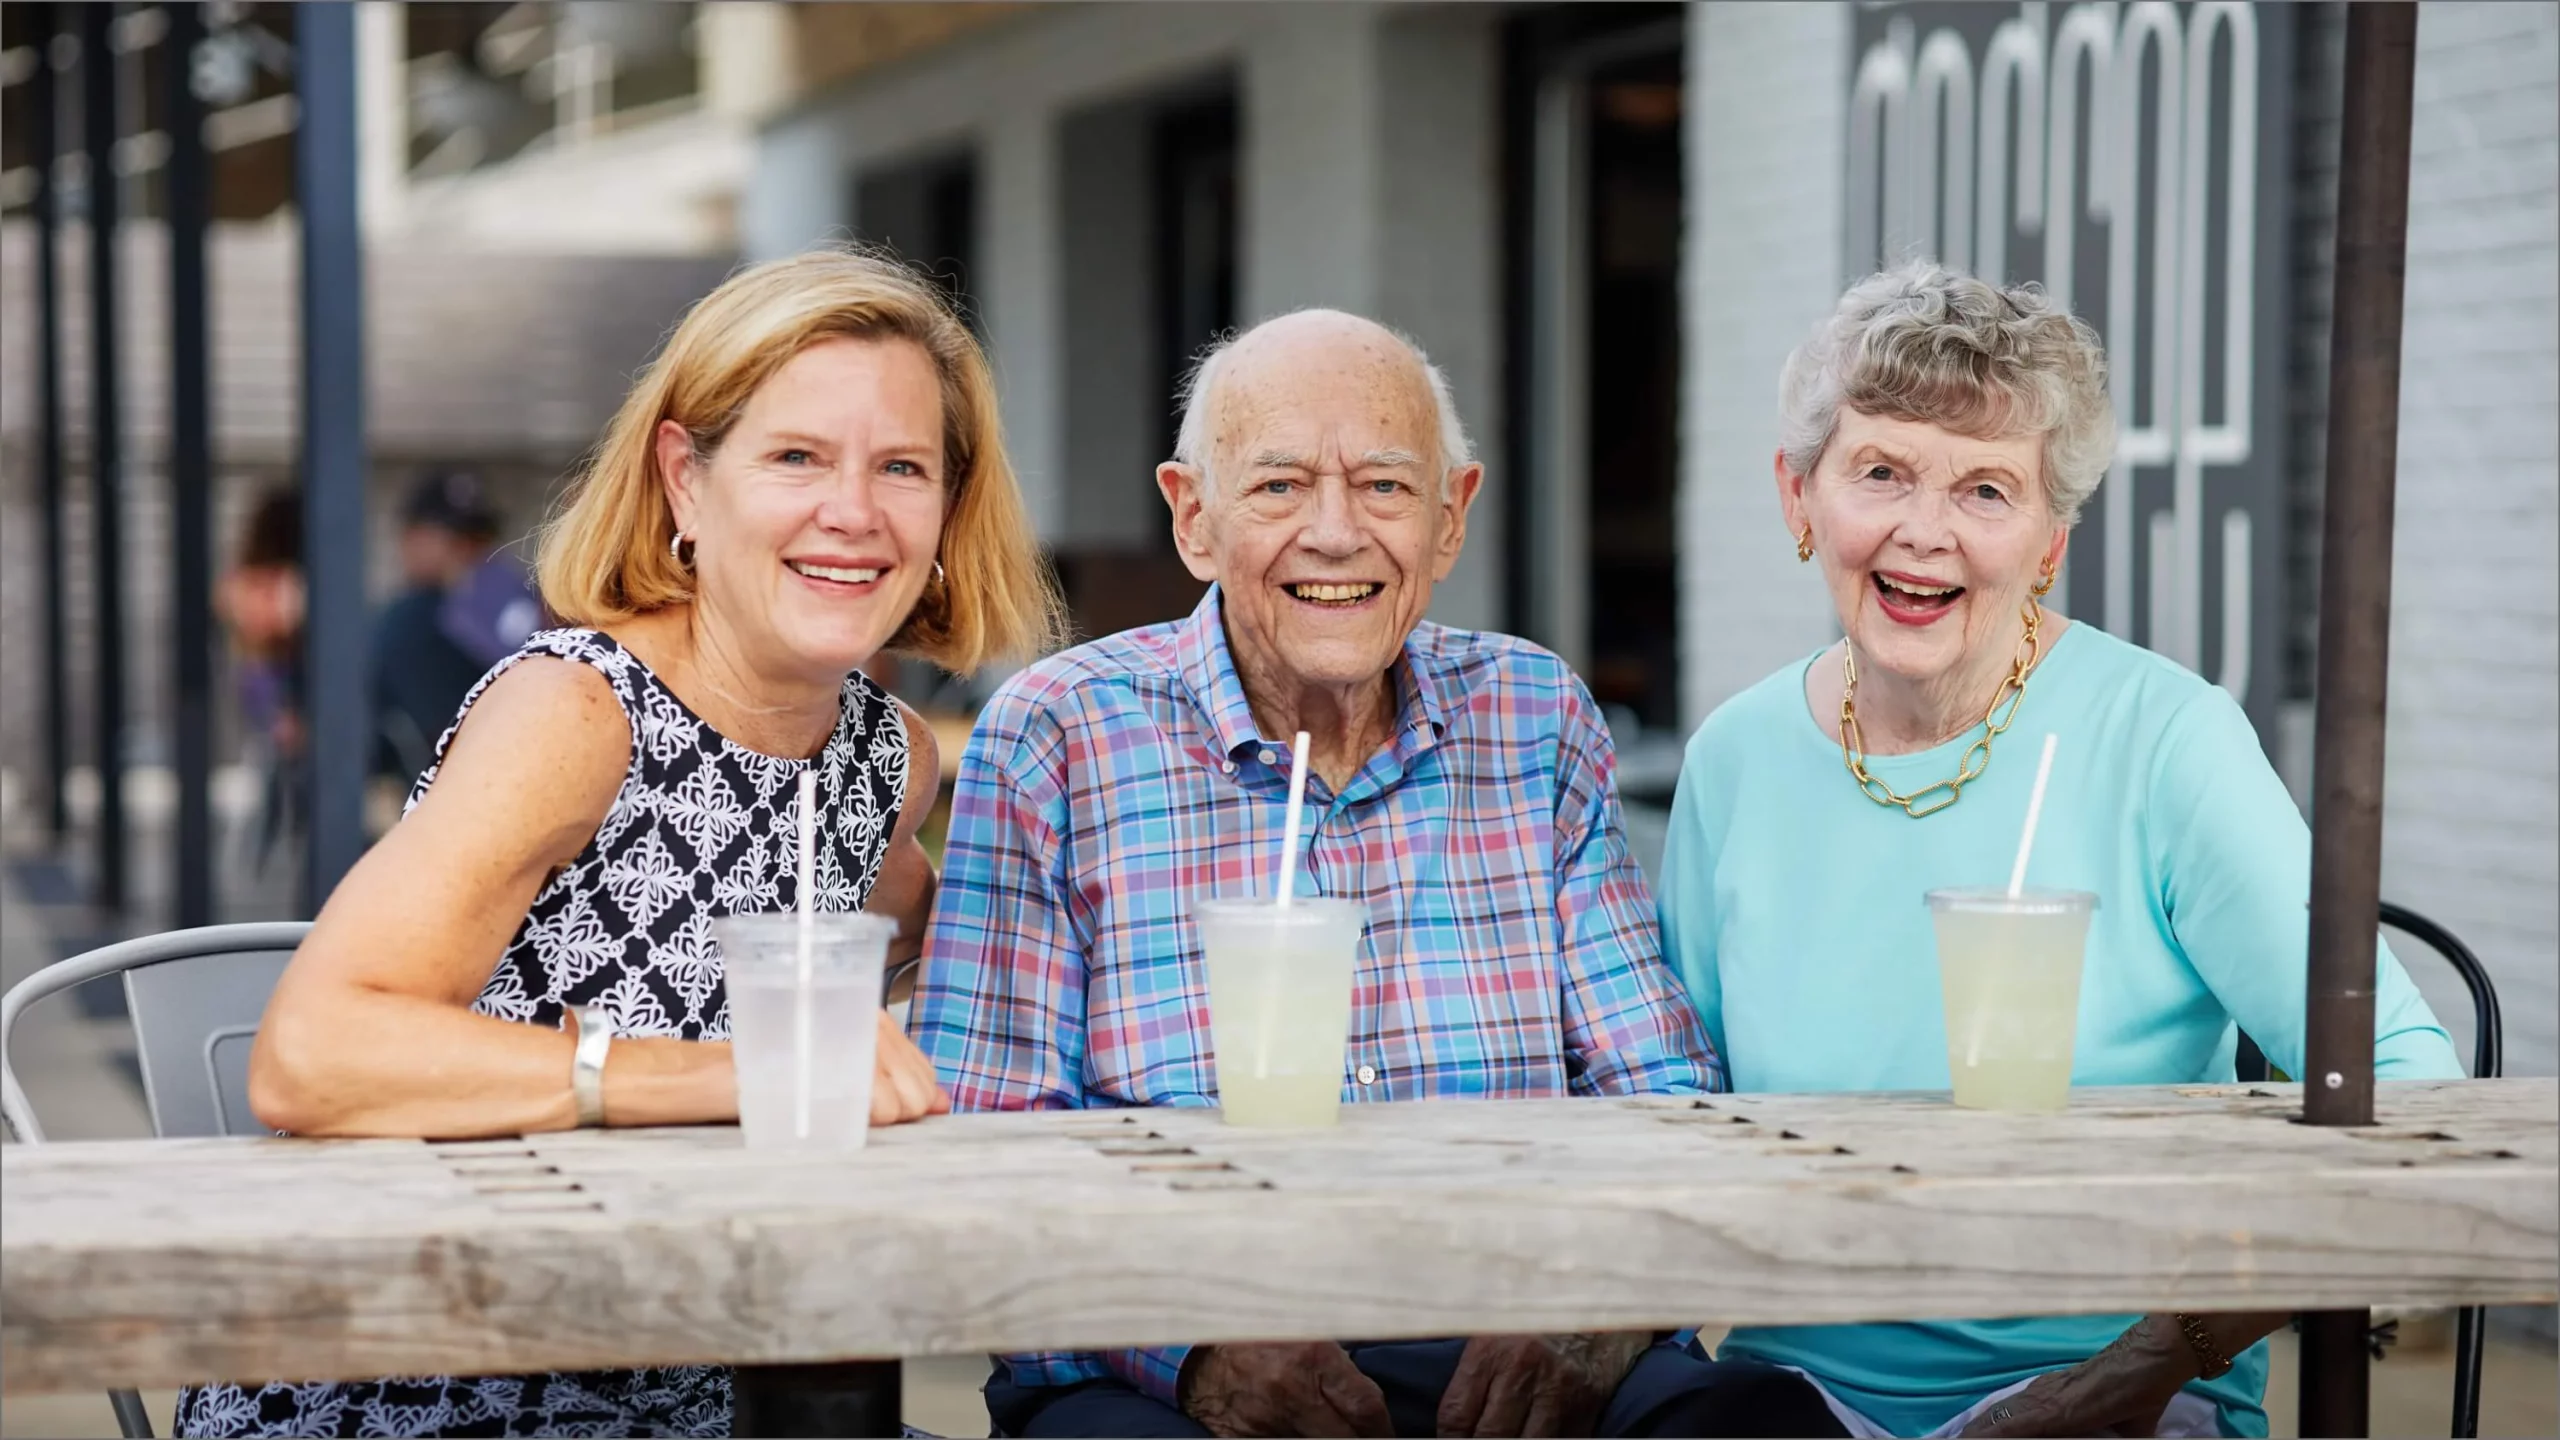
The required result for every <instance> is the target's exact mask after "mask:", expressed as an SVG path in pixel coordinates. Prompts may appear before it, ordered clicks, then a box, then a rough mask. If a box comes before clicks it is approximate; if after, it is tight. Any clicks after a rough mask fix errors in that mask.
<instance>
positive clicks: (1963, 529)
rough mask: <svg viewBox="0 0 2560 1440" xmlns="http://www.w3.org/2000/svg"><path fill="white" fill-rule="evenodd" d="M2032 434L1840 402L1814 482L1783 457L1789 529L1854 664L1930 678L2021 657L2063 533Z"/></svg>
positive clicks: (1782, 490)
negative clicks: (1853, 649) (1808, 555)
mask: <svg viewBox="0 0 2560 1440" xmlns="http://www.w3.org/2000/svg"><path fill="white" fill-rule="evenodd" d="M2043 451H2044V445H2043V441H2042V439H2041V438H2040V437H2037V436H2032V435H2030V436H2017V437H2012V438H2009V439H2003V440H1982V439H1977V438H1975V437H1973V436H1970V435H1958V434H1956V433H1954V432H1953V431H1949V430H1943V429H1940V428H1939V427H1937V426H1935V425H1930V424H1926V423H1923V422H1920V421H1914V420H1896V419H1892V418H1889V417H1885V416H1877V415H1866V414H1861V413H1860V412H1858V411H1856V410H1854V409H1850V408H1848V407H1846V406H1843V407H1842V408H1841V411H1840V419H1839V423H1838V425H1837V426H1836V427H1835V428H1834V429H1833V431H1832V436H1831V443H1830V445H1829V446H1828V447H1826V448H1825V449H1824V451H1823V453H1822V458H1821V459H1820V460H1819V461H1817V462H1816V463H1815V465H1814V473H1813V474H1811V475H1796V474H1795V473H1794V472H1792V471H1791V470H1789V469H1788V468H1787V463H1786V459H1785V457H1784V456H1783V455H1781V456H1780V457H1779V460H1778V467H1777V468H1778V492H1779V498H1780V500H1781V501H1782V502H1783V503H1784V504H1785V506H1786V511H1787V525H1788V528H1789V529H1791V530H1793V531H1795V532H1796V533H1797V534H1802V533H1803V532H1804V528H1805V526H1807V525H1808V524H1809V525H1811V526H1812V527H1813V545H1814V558H1815V559H1816V560H1818V561H1819V562H1820V563H1821V565H1822V574H1823V580H1824V581H1825V583H1826V584H1827V585H1828V586H1829V588H1830V591H1831V599H1832V603H1833V604H1834V605H1835V606H1836V607H1837V608H1838V610H1839V614H1840V625H1841V629H1842V631H1843V633H1845V634H1846V635H1847V636H1848V637H1849V640H1850V642H1851V643H1852V644H1854V645H1856V646H1857V649H1858V660H1859V663H1860V664H1862V665H1868V666H1874V667H1878V668H1882V669H1885V670H1889V671H1891V672H1893V673H1894V674H1897V675H1900V676H1902V677H1903V678H1905V679H1908V680H1912V681H1916V682H1922V683H1925V682H1927V681H1930V680H1935V679H1938V678H1940V677H1942V676H1945V675H1948V674H1949V673H1950V672H1959V671H1960V670H1961V668H1962V667H1966V666H1970V665H1974V664H1977V663H1979V662H1981V661H1982V660H1983V658H1984V656H1985V655H1986V654H1988V653H1989V652H1992V651H1997V652H1998V656H1999V658H2001V659H2003V660H2005V659H2006V658H2007V657H2008V656H2009V655H2010V654H2011V653H2012V651H2013V650H2014V649H2015V647H2016V645H2017V641H2018V633H2019V628H2020V626H2019V614H2020V611H2021V608H2022V607H2023V606H2024V605H2025V603H2026V601H2027V599H2028V597H2029V596H2030V595H2031V594H2032V593H2033V587H2034V585H2035V583H2036V580H2037V578H2038V576H2039V575H2040V574H2041V572H2042V570H2043V568H2044V566H2045V564H2046V562H2047V560H2048V559H2050V560H2051V561H2052V562H2053V563H2055V564H2059V563H2060V562H2061V558H2062V551H2063V547H2064V545H2065V543H2066V542H2067V540H2068V538H2069V532H2068V531H2067V530H2065V529H2064V528H2063V527H2062V526H2061V525H2060V524H2058V523H2057V522H2056V520H2055V518H2054V514H2053V507H2052V505H2051V504H2050V503H2049V502H2048V501H2047V500H2046V498H2045V487H2044V480H2043V475H2042V465H2043Z"/></svg>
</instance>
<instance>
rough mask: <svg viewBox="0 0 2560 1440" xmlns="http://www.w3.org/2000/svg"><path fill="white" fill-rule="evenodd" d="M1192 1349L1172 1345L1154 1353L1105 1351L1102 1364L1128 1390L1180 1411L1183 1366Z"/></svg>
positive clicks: (1149, 1351) (1144, 1351)
mask: <svg viewBox="0 0 2560 1440" xmlns="http://www.w3.org/2000/svg"><path fill="white" fill-rule="evenodd" d="M1191 1350H1192V1347H1191V1346H1188V1345H1169V1346H1164V1347H1161V1348H1157V1349H1152V1350H1105V1351H1103V1352H1102V1363H1103V1364H1104V1365H1105V1366H1108V1367H1109V1368H1110V1371H1111V1373H1112V1374H1114V1375H1117V1376H1119V1377H1120V1378H1121V1379H1122V1380H1124V1381H1127V1382H1128V1384H1129V1387H1130V1388H1131V1389H1133V1390H1136V1391H1137V1392H1138V1393H1139V1394H1141V1395H1144V1396H1146V1397H1147V1398H1148V1399H1151V1400H1158V1401H1162V1402H1163V1403H1164V1404H1166V1405H1169V1406H1172V1407H1173V1408H1174V1409H1177V1410H1179V1409H1181V1408H1182V1402H1181V1400H1180V1398H1179V1397H1180V1392H1181V1385H1182V1362H1183V1361H1185V1360H1188V1359H1189V1358H1191Z"/></svg>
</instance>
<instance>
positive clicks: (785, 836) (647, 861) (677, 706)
mask: <svg viewBox="0 0 2560 1440" xmlns="http://www.w3.org/2000/svg"><path fill="white" fill-rule="evenodd" d="M533 655H547V656H555V657H557V658H560V659H564V660H575V661H577V662H579V663H581V664H585V665H592V666H594V667H595V668H596V669H597V670H599V671H601V672H602V673H603V675H604V677H605V678H606V679H607V680H608V681H610V682H612V685H613V693H614V696H615V698H616V699H618V700H620V701H621V703H622V710H623V713H624V715H626V716H628V717H629V718H630V721H631V730H632V741H633V743H632V750H631V768H630V770H629V772H628V773H627V774H625V776H624V777H623V782H622V789H621V791H620V793H618V794H617V795H615V796H614V800H613V808H612V809H611V810H609V811H607V812H606V814H605V818H604V823H603V824H602V825H600V826H599V827H597V830H596V836H595V839H594V840H592V841H591V842H589V843H588V845H587V847H586V849H585V850H583V851H581V852H580V853H579V855H578V858H577V859H576V860H575V861H573V862H571V864H570V865H569V868H567V869H566V870H563V871H562V872H561V873H560V874H558V875H556V876H554V877H553V878H552V879H551V880H550V882H549V883H547V884H545V885H544V886H543V887H542V890H541V892H540V893H539V894H537V895H536V896H535V897H534V901H533V907H532V909H531V910H530V911H529V912H528V913H527V914H526V916H525V919H524V923H523V924H522V925H521V926H519V927H518V928H517V930H516V934H515V939H514V940H513V941H512V942H510V943H509V944H508V946H507V951H506V955H505V957H504V958H503V959H501V960H500V961H499V962H498V967H497V970H496V971H495V973H493V974H491V975H490V977H489V983H488V984H487V986H485V987H484V988H483V989H482V990H481V992H480V998H479V1000H478V1001H477V1002H475V1003H474V1004H473V1006H472V1008H473V1009H475V1010H477V1011H479V1012H480V1013H481V1014H483V1015H495V1016H498V1017H500V1018H502V1019H507V1020H518V1021H522V1022H524V1023H526V1024H531V1025H547V1026H551V1027H553V1028H555V1029H556V1028H558V1027H559V1026H560V1025H561V1024H562V1020H563V1016H564V1015H565V1014H566V1011H567V1007H568V1006H570V1005H583V1004H591V1003H592V1004H601V1005H603V1006H605V1007H606V1008H607V1009H608V1010H609V1011H610V1012H611V1013H612V1015H613V1017H614V1020H615V1022H616V1024H617V1026H618V1028H619V1029H620V1031H621V1033H623V1034H626V1035H634V1036H660V1035H673V1036H677V1037H679V1038H682V1039H686V1040H725V1039H727V1038H729V1005H728V997H727V995H726V993H725V991H724V990H723V988H722V986H721V983H720V978H721V971H720V955H719V952H718V950H717V949H716V948H715V947H714V945H713V944H712V939H711V921H712V920H713V919H715V918H717V917H719V916H723V915H728V914H732V913H735V912H742V911H765V910H789V909H792V908H793V907H795V906H796V905H798V903H799V894H798V873H797V872H798V864H797V860H798V857H797V854H796V847H797V845H798V843H799V841H798V834H799V827H798V824H797V817H796V815H795V814H794V811H795V808H796V806H797V804H798V792H799V776H800V772H801V771H802V770H803V769H806V768H807V767H808V766H809V765H810V764H811V763H815V764H816V765H817V766H818V769H819V779H818V801H819V807H820V808H819V815H820V818H821V825H820V831H819V835H820V843H819V847H818V854H817V866H816V872H815V876H814V881H815V886H816V889H817V892H818V893H817V908H818V909H820V910H823V911H845V910H859V909H861V908H862V905H863V902H864V901H865V900H867V899H868V898H869V897H870V895H871V887H872V884H873V882H875V881H876V880H877V879H878V878H879V875H880V863H881V861H882V859H883V858H884V857H885V856H886V855H887V853H888V848H889V836H890V833H891V831H892V830H894V829H895V828H896V824H897V818H898V808H899V806H900V804H901V803H902V802H903V800H904V797H905V795H906V789H907V732H906V726H905V724H904V723H903V721H902V720H901V719H900V718H899V714H898V708H897V705H896V704H895V702H893V701H891V700H890V699H889V697H888V696H887V694H885V693H884V692H883V691H882V690H881V689H880V688H879V687H878V686H877V685H875V684H873V683H872V682H871V681H870V680H869V679H868V678H867V677H865V676H863V675H860V674H858V673H857V674H855V675H854V676H852V677H851V678H849V679H847V680H846V681H845V687H844V700H843V706H842V713H841V715H840V716H839V718H838V719H837V721H836V728H835V733H834V734H833V735H832V736H830V737H829V738H828V740H827V745H826V749H825V750H824V751H822V752H821V753H820V755H819V757H818V759H817V760H816V761H815V762H808V761H799V760H780V759H776V758H774V757H772V756H770V755H762V754H758V753H756V752H755V751H752V750H749V749H747V748H746V747H744V746H742V745H739V744H737V743H736V742H735V741H732V740H730V739H729V738H728V737H726V736H724V735H722V734H720V733H719V732H718V731H716V730H713V729H712V728H711V727H710V726H709V725H706V724H704V723H703V721H702V720H701V718H700V717H698V716H696V715H695V714H694V713H693V712H692V711H691V710H688V709H686V708H685V705H684V702H682V701H680V700H678V699H677V698H676V697H675V694H674V692H672V691H670V690H669V689H667V687H666V685H665V683H664V682H662V681H661V680H659V679H658V677H657V676H656V675H654V674H652V673H651V672H650V670H649V668H648V667H647V666H645V665H643V664H641V663H640V661H639V659H638V657H636V656H634V655H633V654H632V653H631V652H630V651H628V650H625V649H623V648H622V647H621V646H620V645H618V644H616V643H615V642H614V641H613V639H612V638H611V637H609V636H606V635H604V634H602V633H600V632H598V631H594V630H550V631H545V632H543V633H541V634H539V635H536V636H534V637H533V638H531V639H529V640H527V641H526V642H525V644H524V648H523V649H521V650H519V651H517V652H516V653H515V654H514V655H511V656H509V657H507V658H506V659H505V660H503V661H500V662H499V664H498V666H497V668H496V669H494V670H491V671H490V672H489V674H488V676H487V677H486V678H484V679H482V680H481V682H480V683H479V684H478V685H477V686H475V687H473V689H472V691H471V694H470V695H469V697H467V698H466V699H465V700H464V701H463V702H462V714H464V715H467V714H469V713H470V710H471V706H472V704H473V703H474V702H476V701H477V700H478V699H479V698H480V695H481V693H482V692H483V691H485V690H487V689H488V688H489V684H490V682H491V681H494V680H496V679H497V678H498V677H499V676H500V675H503V674H505V673H506V672H507V671H508V670H509V669H511V668H513V667H514V666H515V665H516V664H518V663H519V662H521V661H523V660H524V659H525V658H526V657H527V656H533ZM460 723H461V721H460V717H459V716H457V717H456V720H455V724H456V725H457V726H458V725H459V724H460ZM452 742H453V730H451V729H448V730H446V731H445V733H444V735H443V737H442V738H441V739H439V740H438V741H437V742H436V759H437V765H436V766H434V767H430V768H429V769H428V770H427V772H426V773H425V774H424V775H422V776H420V777H419V778H418V786H417V790H416V792H415V794H413V795H412V796H411V798H410V802H409V803H410V804H411V805H413V806H414V805H415V804H416V803H417V801H418V797H420V796H423V795H425V794H426V792H427V789H428V787H430V786H432V785H434V784H435V781H436V771H437V769H439V768H441V766H442V762H443V759H444V752H445V747H446V746H448V745H450V744H451V743H452ZM729 1411H730V1400H729V1371H728V1370H727V1368H726V1367H722V1366H700V1365H696V1366H680V1367H662V1368H656V1369H646V1370H599V1371H582V1372H578V1373H574V1374H555V1375H506V1376H427V1377H418V1378H411V1379H396V1380H366V1381H358V1382H351V1383H344V1384H332V1383H319V1384H298V1385H297V1384H271V1385H265V1386H243V1385H228V1384H225V1385H207V1386H202V1387H199V1388H196V1389H191V1390H187V1391H185V1392H183V1393H182V1394H181V1395H180V1396H179V1398H178V1412H177V1416H176V1425H175V1429H176V1433H178V1434H180V1435H205V1436H232V1435H726V1434H728V1433H729Z"/></svg>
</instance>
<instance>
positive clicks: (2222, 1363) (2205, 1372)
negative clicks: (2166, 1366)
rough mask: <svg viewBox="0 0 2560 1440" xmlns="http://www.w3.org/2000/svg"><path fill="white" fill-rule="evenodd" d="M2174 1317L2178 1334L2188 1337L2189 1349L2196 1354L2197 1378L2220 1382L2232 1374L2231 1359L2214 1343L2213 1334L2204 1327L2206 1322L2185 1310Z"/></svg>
mask: <svg viewBox="0 0 2560 1440" xmlns="http://www.w3.org/2000/svg"><path fill="white" fill-rule="evenodd" d="M2173 1316H2174V1318H2175V1319H2176V1320H2177V1322H2178V1333H2180V1334H2182V1335H2184V1336H2186V1337H2187V1348H2188V1349H2190V1350H2193V1351H2194V1352H2196V1378H2197V1379H2199V1380H2219V1379H2221V1378H2222V1377H2223V1376H2225V1375H2228V1374H2230V1373H2231V1357H2230V1356H2228V1355H2225V1354H2223V1353H2222V1347H2221V1346H2219V1345H2216V1344H2215V1343H2213V1332H2212V1331H2210V1330H2207V1329H2206V1328H2205V1327H2204V1321H2202V1320H2200V1319H2198V1318H2197V1317H2195V1316H2193V1315H2190V1314H2188V1313H2187V1312H2185V1311H2183V1310H2180V1311H2175V1312H2173Z"/></svg>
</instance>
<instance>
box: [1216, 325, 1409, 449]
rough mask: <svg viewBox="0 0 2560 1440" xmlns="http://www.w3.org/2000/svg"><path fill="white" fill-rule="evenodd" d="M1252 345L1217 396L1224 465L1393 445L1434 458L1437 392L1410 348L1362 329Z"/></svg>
mask: <svg viewBox="0 0 2560 1440" xmlns="http://www.w3.org/2000/svg"><path fill="white" fill-rule="evenodd" d="M1381 342H1383V343H1381ZM1250 343H1251V340H1250V338H1249V339H1248V340H1247V341H1242V342H1239V343H1238V346H1237V352H1238V353H1235V354H1233V355H1232V356H1231V358H1230V361H1229V363H1228V365H1227V366H1226V367H1225V371H1224V373H1223V374H1221V375H1220V376H1219V383H1218V391H1217V394H1216V395H1214V396H1213V397H1212V399H1213V401H1214V402H1215V408H1214V410H1213V411H1212V412H1211V413H1212V428H1211V431H1210V442H1211V446H1212V450H1213V453H1214V454H1215V455H1216V457H1217V459H1218V461H1219V462H1220V463H1222V464H1236V463H1243V464H1253V463H1255V462H1256V457H1257V456H1261V455H1265V454H1291V455H1300V456H1305V457H1308V458H1315V457H1318V456H1327V457H1330V458H1333V459H1336V460H1340V459H1345V458H1352V457H1358V456H1361V455H1365V454H1371V453H1378V452H1388V451H1402V452H1404V453H1406V454H1410V455H1413V456H1416V457H1419V458H1421V459H1422V460H1423V461H1424V463H1428V461H1429V457H1430V456H1431V455H1432V454H1433V452H1434V450H1435V448H1436V444H1437V425H1436V424H1435V420H1434V416H1433V412H1432V404H1431V389H1430V385H1429V382H1428V381H1427V380H1425V379H1424V377H1423V374H1422V367H1421V366H1420V365H1419V364H1418V363H1416V362H1415V360H1414V359H1413V357H1412V355H1411V354H1410V353H1409V352H1406V351H1405V350H1404V348H1403V347H1402V346H1401V345H1398V344H1396V343H1395V342H1394V341H1393V340H1391V339H1386V338H1385V337H1383V336H1382V337H1379V338H1378V340H1369V339H1368V338H1367V337H1361V336H1357V335H1352V336H1340V337H1325V338H1324V339H1321V340H1315V341H1306V342H1299V343H1283V344H1273V345H1269V346H1257V347H1255V348H1253V349H1252V350H1249V351H1248V350H1246V348H1245V347H1246V346H1247V345H1248V344H1250Z"/></svg>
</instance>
